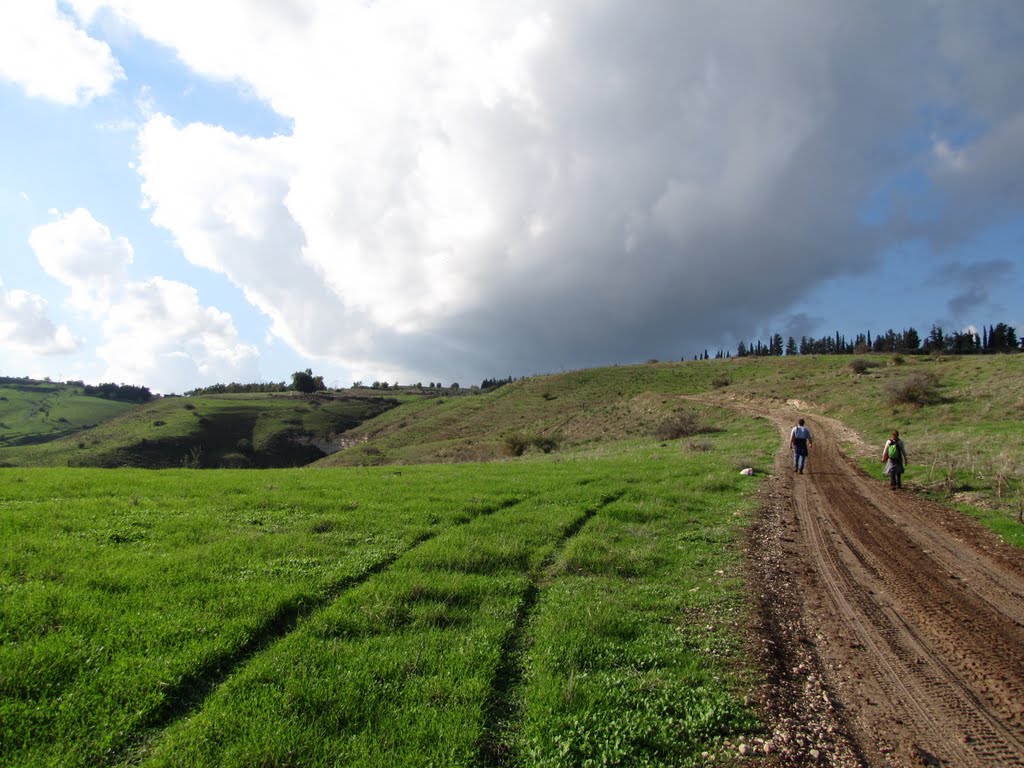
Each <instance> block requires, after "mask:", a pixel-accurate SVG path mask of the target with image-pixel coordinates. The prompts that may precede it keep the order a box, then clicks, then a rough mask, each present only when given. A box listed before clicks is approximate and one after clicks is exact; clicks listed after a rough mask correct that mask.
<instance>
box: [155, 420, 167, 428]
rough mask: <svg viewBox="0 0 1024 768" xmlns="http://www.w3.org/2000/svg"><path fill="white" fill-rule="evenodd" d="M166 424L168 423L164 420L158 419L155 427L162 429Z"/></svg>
mask: <svg viewBox="0 0 1024 768" xmlns="http://www.w3.org/2000/svg"><path fill="white" fill-rule="evenodd" d="M166 423H167V422H166V421H163V420H162V419H157V420H156V421H154V422H153V426H154V427H162V426H164V425H165V424H166Z"/></svg>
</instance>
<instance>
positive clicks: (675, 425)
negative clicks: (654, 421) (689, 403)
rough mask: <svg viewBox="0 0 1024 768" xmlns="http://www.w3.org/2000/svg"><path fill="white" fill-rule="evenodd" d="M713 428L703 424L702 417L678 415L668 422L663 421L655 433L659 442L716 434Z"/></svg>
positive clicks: (692, 414) (690, 414)
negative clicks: (710, 433)
mask: <svg viewBox="0 0 1024 768" xmlns="http://www.w3.org/2000/svg"><path fill="white" fill-rule="evenodd" d="M714 431H715V430H714V428H713V427H709V426H706V425H705V424H702V423H701V420H700V417H698V416H697V414H696V413H693V412H690V411H688V412H685V413H678V414H676V415H675V416H673V417H672V418H670V419H668V420H667V421H663V422H662V423H661V424H659V425H658V428H657V429H655V431H654V436H655V437H656V438H658V439H659V440H676V439H678V438H680V437H693V436H694V435H704V434H707V433H708V432H714Z"/></svg>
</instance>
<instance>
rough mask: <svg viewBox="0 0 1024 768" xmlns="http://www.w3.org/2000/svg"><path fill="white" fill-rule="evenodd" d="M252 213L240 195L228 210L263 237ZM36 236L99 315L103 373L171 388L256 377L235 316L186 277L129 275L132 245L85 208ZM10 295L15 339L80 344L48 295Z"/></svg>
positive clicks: (55, 273)
mask: <svg viewBox="0 0 1024 768" xmlns="http://www.w3.org/2000/svg"><path fill="white" fill-rule="evenodd" d="M254 214H258V211H252V210H250V211H245V210H242V208H240V205H239V204H237V200H236V205H235V206H234V207H233V208H232V209H231V210H230V211H227V212H224V215H227V216H228V217H229V218H230V219H231V221H233V222H234V223H235V224H236V225H237V226H240V227H242V228H243V229H244V228H245V227H246V226H248V227H250V228H256V229H249V230H246V231H248V232H249V235H250V236H252V237H258V236H259V235H260V234H261V233H262V229H261V227H262V226H263V225H262V224H260V223H259V221H258V219H257V218H254V217H253V216H254ZM211 215H216V212H214V213H213V214H211ZM231 217H234V218H231ZM29 243H30V245H31V247H32V249H33V251H34V252H35V255H36V258H37V259H38V261H39V264H40V265H41V266H42V267H43V269H44V270H45V271H46V273H47V274H49V275H50V276H52V277H54V278H56V279H57V280H58V281H60V282H61V283H62V284H64V285H65V286H66V287H67V288H68V289H69V298H68V302H67V303H68V305H69V306H70V307H71V308H72V309H74V310H76V311H78V312H83V313H87V314H88V315H89V316H91V318H92V319H94V320H97V321H99V323H100V329H101V332H102V338H103V341H102V342H101V343H100V344H99V345H98V346H97V349H96V353H97V355H98V356H99V358H100V359H101V360H102V361H103V362H104V364H105V365H106V366H107V368H106V371H105V372H104V373H103V378H104V380H112V381H119V382H130V383H136V384H147V385H149V386H151V387H154V388H155V389H157V390H158V391H164V392H166V391H171V390H184V389H190V388H192V387H194V386H196V385H197V384H198V383H214V382H216V381H239V380H244V381H255V380H258V378H259V373H258V370H257V362H258V359H259V353H258V351H257V349H256V348H255V347H254V346H252V345H251V344H246V343H244V342H243V341H241V340H240V338H239V335H238V331H237V329H236V328H235V325H234V322H233V320H232V318H231V316H230V315H228V314H227V313H225V312H222V311H220V310H218V309H217V308H215V307H208V306H203V305H202V304H201V302H200V300H199V294H198V292H197V291H196V290H195V288H193V287H192V286H189V285H186V284H185V283H181V282H178V281H174V280H167V279H165V278H162V277H153V278H150V279H148V280H143V281H133V280H130V279H129V275H128V268H129V266H130V265H131V263H132V261H133V258H134V248H133V247H132V245H131V243H130V242H129V241H128V239H127V238H125V237H123V236H115V235H113V234H112V233H111V231H110V228H109V227H107V226H106V225H105V224H103V223H101V222H99V221H97V220H96V219H95V218H94V217H93V216H92V214H91V213H90V212H89V211H88V210H86V209H84V208H79V209H76V210H75V211H72V212H71V213H69V214H64V215H59V218H57V220H55V221H52V222H50V223H48V224H43V225H40V226H38V227H36V228H35V229H33V230H32V232H31V235H30V236H29ZM5 300H6V306H7V310H6V311H7V313H8V314H9V315H10V316H11V321H10V322H11V325H10V329H9V331H8V334H7V335H8V336H9V338H10V340H11V343H15V342H22V343H23V344H27V345H30V346H31V347H32V348H33V349H34V350H35V351H36V352H40V351H45V350H46V349H47V348H50V349H52V351H72V350H74V349H75V347H74V345H73V344H72V340H71V336H70V332H69V331H68V329H67V328H66V327H63V326H62V327H60V328H54V327H53V326H52V323H50V324H49V325H48V324H47V323H48V321H47V320H46V317H45V310H46V304H45V302H43V301H42V299H40V298H39V297H32V296H29V295H27V294H25V293H24V292H13V291H12V292H11V293H10V294H7V296H6V299H5ZM15 321H18V322H15ZM0 327H5V326H0ZM47 339H50V341H49V342H48V344H49V347H47V342H46V340H47Z"/></svg>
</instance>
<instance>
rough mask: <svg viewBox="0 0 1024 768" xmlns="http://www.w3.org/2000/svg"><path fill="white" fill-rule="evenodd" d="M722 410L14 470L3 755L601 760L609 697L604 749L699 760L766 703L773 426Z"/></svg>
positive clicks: (248, 762) (333, 761)
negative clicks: (476, 448) (668, 427)
mask: <svg viewBox="0 0 1024 768" xmlns="http://www.w3.org/2000/svg"><path fill="white" fill-rule="evenodd" d="M730 419H732V421H730ZM720 421H721V422H722V423H723V424H728V429H726V430H724V431H722V432H719V433H716V434H713V435H709V436H707V438H708V441H709V443H710V450H703V451H699V452H693V451H690V450H688V449H687V446H686V444H685V443H681V442H672V443H667V444H660V443H657V442H652V441H650V440H634V441H627V442H624V443H620V444H619V445H617V446H614V447H612V446H603V447H601V448H600V450H593V451H590V452H589V453H586V452H580V453H577V454H574V455H572V456H569V455H563V456H555V455H552V456H542V457H537V458H535V459H530V460H517V461H510V462H501V463H494V464H488V465H434V466H416V467H402V468H398V469H396V468H390V467H381V468H367V469H359V468H349V469H342V470H330V471H311V470H301V471H300V470H289V471H282V470H269V471H266V472H260V473H253V472H239V471H215V472H204V473H195V472H189V471H186V470H170V471H164V472H140V471H134V470H123V471H119V472H109V471H102V470H66V469H65V470H44V469H7V470H0V472H2V473H3V474H2V479H3V482H2V483H0V538H2V539H3V540H4V541H5V548H4V550H3V552H2V555H0V723H2V731H0V764H5V765H6V764H12V765H19V766H26V767H35V766H58V765H60V766H93V765H128V764H132V765H138V764H141V765H175V766H177V765H183V766H189V765H191V766H221V765H223V766H232V765H235V766H252V765H268V766H269V765H275V766H278V765H279V766H283V765H303V766H317V765H325V766H326V765H344V764H349V765H381V766H383V765H466V766H474V765H489V764H493V760H492V759H491V755H492V754H493V753H494V751H495V750H496V749H497V750H513V752H514V754H515V755H516V756H517V757H516V760H517V761H518V764H522V765H581V764H583V763H582V762H580V761H579V759H578V758H579V755H580V754H583V753H582V752H581V751H580V750H583V751H584V752H586V751H587V750H590V749H591V748H590V747H586V746H585V745H584V744H581V743H579V742H578V741H574V742H573V744H574V746H573V747H572V749H571V750H570V751H569V752H567V753H564V754H562V753H561V752H559V750H561V749H562V746H561V745H559V744H556V743H555V742H554V741H552V739H554V738H555V735H554V734H555V731H556V730H558V731H559V732H561V733H568V734H572V733H579V734H583V733H584V731H587V732H591V731H590V729H587V728H584V727H583V725H580V724H585V723H589V722H595V721H596V720H600V721H601V722H602V723H604V726H602V727H603V728H604V730H602V731H600V734H598V733H597V732H596V731H594V732H593V733H594V738H595V739H598V737H599V736H600V739H599V740H600V744H596V743H595V746H593V748H592V750H591V751H592V754H593V755H599V754H600V755H609V754H612V753H611V752H608V749H610V747H609V746H608V745H609V744H617V743H620V742H621V740H622V738H623V734H626V735H630V734H632V735H631V736H630V738H628V739H627V740H626V741H627V743H626V744H625V746H621V747H616V749H621V750H625V751H624V752H621V754H623V755H628V757H623V760H627V762H628V761H629V760H636V761H640V760H646V761H647V763H648V764H652V765H692V764H696V761H697V759H698V757H697V756H699V754H700V752H701V751H703V750H705V749H710V750H714V749H715V748H716V745H718V744H720V743H721V740H722V739H723V738H727V737H730V736H733V737H735V736H736V735H737V734H738V733H740V732H743V731H746V730H748V729H751V728H754V727H756V724H755V722H754V720H753V718H752V714H751V713H750V712H749V711H747V710H745V709H744V708H743V706H742V705H741V703H740V702H741V700H742V695H743V691H744V690H745V688H746V687H747V686H748V685H749V683H750V679H749V674H750V673H749V672H748V671H746V670H745V668H744V665H743V663H742V653H741V650H740V648H739V638H740V636H741V632H740V631H739V628H738V625H739V623H741V618H742V610H743V608H742V605H743V603H742V585H741V583H740V579H739V575H740V568H739V553H738V552H737V551H736V539H737V535H738V532H739V530H740V527H741V526H742V524H743V517H742V514H743V512H744V510H747V509H749V506H750V504H751V503H752V499H751V497H750V495H749V494H750V492H751V491H752V490H753V487H754V486H753V484H752V481H750V480H749V479H748V478H741V477H740V476H739V475H738V474H737V472H736V466H737V465H754V466H761V467H764V466H767V465H768V464H769V463H770V461H771V453H772V450H773V448H774V445H775V443H776V442H777V438H776V436H775V435H774V434H773V433H772V431H771V430H770V429H769V428H768V426H767V425H766V424H764V423H761V422H756V421H750V420H736V419H735V417H728V418H726V417H725V416H724V415H723V417H722V419H721V420H720ZM737 514H740V515H741V516H740V517H737ZM711 625H713V626H714V629H711V630H709V629H708V627H709V626H711ZM587 627H590V628H592V629H593V631H582V630H583V629H584V628H587ZM569 629H571V630H572V634H571V638H572V642H571V643H570V644H568V645H565V646H563V645H561V644H560V643H559V640H558V638H559V635H560V634H562V635H566V637H569V636H570V635H569V634H568V630H569ZM558 654H563V656H562V662H564V663H555V664H553V663H552V659H553V658H555V657H557V656H558ZM565 654H568V656H567V655H565ZM553 655H554V656H553ZM555 661H556V662H557V661H558V659H557V658H555ZM564 675H569V676H570V677H571V681H572V682H571V686H572V688H573V691H574V692H575V693H574V694H573V696H571V697H570V698H569V700H568V701H567V702H566V704H565V706H561V707H559V708H557V709H555V710H553V711H552V719H551V720H550V721H545V720H544V718H542V717H539V716H538V712H541V711H543V708H544V707H545V706H546V705H545V703H544V702H546V701H549V700H551V699H552V697H554V698H555V699H557V698H558V696H560V695H562V694H558V693H557V692H558V691H562V693H563V694H564V687H565V686H566V685H569V684H570V683H567V682H566V680H565V679H564V678H563V677H560V676H564ZM562 698H563V699H564V696H562ZM616 702H617V703H616ZM538 707H539V708H540V709H538ZM556 723H562V725H564V728H562V727H561V726H559V727H558V728H556V727H555V724H556ZM572 723H577V725H576V726H573V725H572ZM573 728H575V729H576V730H573ZM601 734H603V735H601ZM581 737H582V736H581ZM560 754H561V757H559V755H560ZM615 754H619V753H615ZM595 764H596V763H595ZM634 764H640V763H639V762H636V763H634Z"/></svg>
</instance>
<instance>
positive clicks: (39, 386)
mask: <svg viewBox="0 0 1024 768" xmlns="http://www.w3.org/2000/svg"><path fill="white" fill-rule="evenodd" d="M134 407H135V404H133V403H121V402H117V401H114V400H105V399H103V398H100V397H87V396H85V395H84V394H83V393H82V388H81V387H73V386H68V385H64V384H51V383H49V382H43V381H32V382H28V381H26V382H24V383H20V382H19V383H15V382H8V383H5V384H0V447H3V446H14V445H24V444H30V443H38V442H44V441H47V440H53V439H55V438H58V437H61V436H62V435H67V434H71V433H73V432H77V431H80V430H82V429H85V428H86V427H89V426H92V425H95V424H99V423H100V422H103V421H106V420H107V419H110V418H113V417H114V416H117V415H118V414H120V413H123V412H124V411H126V410H130V409H132V408H134Z"/></svg>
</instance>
